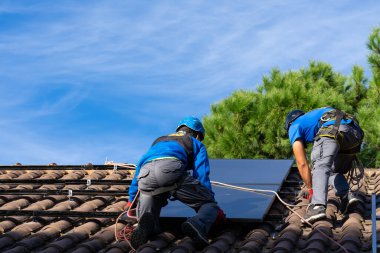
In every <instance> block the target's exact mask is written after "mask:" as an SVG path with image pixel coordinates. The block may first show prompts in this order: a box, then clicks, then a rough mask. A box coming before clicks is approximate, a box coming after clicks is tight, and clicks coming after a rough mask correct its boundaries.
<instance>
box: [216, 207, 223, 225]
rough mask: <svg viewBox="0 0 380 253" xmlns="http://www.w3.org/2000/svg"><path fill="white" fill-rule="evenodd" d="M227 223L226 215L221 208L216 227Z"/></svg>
mask: <svg viewBox="0 0 380 253" xmlns="http://www.w3.org/2000/svg"><path fill="white" fill-rule="evenodd" d="M225 222H226V214H225V213H224V212H223V210H222V209H220V208H219V210H218V215H217V216H216V220H215V222H214V224H215V225H217V226H219V225H222V224H223V223H225Z"/></svg>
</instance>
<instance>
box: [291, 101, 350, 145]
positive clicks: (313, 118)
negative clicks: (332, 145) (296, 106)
mask: <svg viewBox="0 0 380 253" xmlns="http://www.w3.org/2000/svg"><path fill="white" fill-rule="evenodd" d="M333 109H334V108H331V107H323V108H318V109H314V110H312V111H310V112H308V113H305V114H304V115H302V116H300V117H298V118H297V119H296V120H295V121H293V123H292V124H291V125H290V128H289V133H288V135H289V140H290V143H291V144H292V146H293V144H294V142H295V141H296V140H297V139H299V140H300V141H302V143H303V144H304V146H306V144H307V143H312V142H313V141H314V137H315V135H316V134H317V132H318V130H319V128H320V127H321V126H320V125H319V120H320V119H321V117H322V115H323V114H324V113H325V112H328V111H331V110H333ZM351 122H352V120H351V119H342V120H341V124H342V125H344V124H349V123H351ZM334 123H335V120H331V121H327V122H325V123H324V124H323V125H322V126H330V125H333V124H334Z"/></svg>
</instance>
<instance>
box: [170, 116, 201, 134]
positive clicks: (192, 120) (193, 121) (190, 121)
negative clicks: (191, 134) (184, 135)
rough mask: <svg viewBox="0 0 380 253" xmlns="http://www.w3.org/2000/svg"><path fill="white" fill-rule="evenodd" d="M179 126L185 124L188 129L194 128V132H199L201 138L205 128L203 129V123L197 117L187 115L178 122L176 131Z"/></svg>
mask: <svg viewBox="0 0 380 253" xmlns="http://www.w3.org/2000/svg"><path fill="white" fill-rule="evenodd" d="M181 126H187V127H188V128H190V129H192V130H194V131H196V132H200V133H201V134H202V139H203V138H204V136H205V129H204V127H203V125H202V122H201V121H200V120H199V119H198V118H196V117H193V116H188V117H185V118H183V119H182V120H181V121H180V122H179V123H178V126H177V129H176V131H178V129H179V128H180V127H181Z"/></svg>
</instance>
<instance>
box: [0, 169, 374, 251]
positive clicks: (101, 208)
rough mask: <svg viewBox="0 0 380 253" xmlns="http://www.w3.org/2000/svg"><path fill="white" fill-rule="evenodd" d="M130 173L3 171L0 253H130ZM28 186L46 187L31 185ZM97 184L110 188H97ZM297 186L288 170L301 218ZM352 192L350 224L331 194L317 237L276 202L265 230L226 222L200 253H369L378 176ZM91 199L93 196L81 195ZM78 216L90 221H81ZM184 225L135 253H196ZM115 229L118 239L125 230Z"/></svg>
mask: <svg viewBox="0 0 380 253" xmlns="http://www.w3.org/2000/svg"><path fill="white" fill-rule="evenodd" d="M133 173H134V168H133V166H127V168H123V169H120V167H119V168H115V167H114V166H105V165H103V166H101V165H99V166H96V165H94V166H92V165H89V166H80V165H79V166H3V167H0V190H1V192H2V194H0V213H1V215H4V216H0V251H1V252H8V253H10V252H45V253H59V252H76V253H90V252H107V253H111V252H112V253H119V252H129V251H130V250H131V248H130V247H129V245H128V243H127V242H126V241H115V220H116V219H115V218H116V216H115V214H116V213H120V212H122V211H123V210H124V207H125V205H126V203H127V200H128V199H127V198H128V195H127V190H128V183H129V182H130V180H131V179H132V175H133ZM21 180H24V181H21ZM25 180H26V181H25ZM30 180H33V181H34V182H37V181H36V180H43V181H40V182H39V183H38V184H36V183H34V184H32V183H30V182H31V181H30ZM89 180H90V181H89ZM98 180H107V181H104V182H107V183H106V184H101V185H98V184H97V183H99V182H100V181H98ZM110 180H111V181H110ZM78 182H79V183H78ZM114 182H120V183H121V184H120V185H119V184H117V183H114ZM300 182H301V180H300V177H299V174H298V172H297V169H296V168H291V171H290V173H289V174H288V176H287V178H286V180H285V181H284V183H283V184H282V187H281V189H280V191H279V194H280V196H281V197H282V198H283V199H284V200H285V201H286V202H287V203H293V204H296V205H298V207H295V208H294V210H295V211H296V212H297V213H299V214H300V215H303V214H304V213H305V211H306V208H307V207H306V206H301V205H304V204H307V202H306V200H304V199H303V198H302V197H300V196H298V193H299V191H300V188H301V187H300ZM77 183H78V184H77ZM6 190H8V194H6V192H7V191H6ZM10 190H13V191H12V194H10V192H11V191H10ZM69 190H72V191H71V192H70V191H69ZM353 190H358V194H359V198H360V199H361V201H362V202H361V203H360V205H359V206H358V208H357V209H356V210H355V211H353V212H351V213H349V214H348V215H346V216H343V215H341V214H340V213H339V212H338V211H337V210H338V209H339V206H340V200H339V198H338V197H336V196H335V194H334V192H333V191H332V190H331V189H330V190H329V194H328V206H327V219H325V220H322V221H318V222H316V223H315V224H314V227H316V228H317V229H312V228H311V227H309V226H308V225H305V224H303V223H302V222H301V220H300V218H299V217H298V216H297V215H296V214H295V213H293V212H291V211H290V210H288V209H287V208H286V207H285V206H284V205H282V204H281V203H280V202H279V201H278V200H275V201H274V203H273V204H272V206H271V208H270V210H269V212H268V214H267V215H266V217H265V219H264V222H260V223H250V222H235V221H227V223H226V224H224V225H223V226H222V227H213V228H212V231H211V233H210V245H209V246H207V247H206V248H204V249H202V252H215V253H220V252H247V253H254V252H276V253H280V252H292V253H297V252H324V253H325V252H344V251H343V250H342V249H341V248H340V246H339V245H338V244H336V243H333V242H332V241H330V239H329V238H332V239H333V240H334V241H335V242H337V243H339V244H340V245H341V246H343V247H344V248H345V249H346V250H347V252H365V253H366V252H371V235H372V231H371V226H372V223H371V193H373V192H374V193H377V192H379V191H380V171H379V170H376V169H366V171H365V176H364V179H363V180H362V183H361V184H360V185H359V186H353ZM17 191H19V193H17V194H16V192H17ZM43 191H45V192H46V193H45V194H44V193H43ZM112 192H119V194H118V196H116V195H117V194H113V195H112V194H111V193H112ZM124 192H125V196H124V195H123V194H124ZM87 193H88V194H90V193H91V194H90V195H81V194H87ZM107 194H108V195H109V196H107ZM236 208H237V209H238V208H239V207H236ZM18 210H20V211H21V212H23V213H22V216H20V215H15V213H16V211H17V212H20V211H18ZM377 210H378V211H377V213H378V212H379V213H380V209H377ZM33 211H34V212H33ZM46 211H50V215H49V217H47V216H43V212H45V214H46ZM7 212H8V213H7ZM69 212H72V215H71V216H70V214H69ZM79 212H81V213H82V212H85V214H86V215H78V214H79ZM96 212H98V215H95V214H96ZM74 214H75V215H74ZM101 214H104V216H101ZM107 214H113V216H107ZM378 215H379V214H378ZM227 217H228V214H227ZM181 221H182V220H181V219H162V221H161V225H162V230H163V232H162V233H161V234H159V235H157V236H156V237H154V238H152V239H151V241H150V242H148V243H147V244H145V245H142V246H141V247H140V248H139V249H138V250H137V251H138V252H176V253H182V252H183V253H186V252H195V248H194V244H193V242H192V240H191V239H190V238H187V237H184V236H183V235H182V234H181V232H180V229H179V228H180V224H181ZM116 226H117V230H118V231H120V230H122V229H123V228H124V227H125V222H124V221H120V222H119V223H117V225H116ZM378 229H379V227H378V228H377V230H378ZM319 231H322V232H323V234H322V233H321V232H319ZM324 235H328V237H329V238H327V237H325V236H324Z"/></svg>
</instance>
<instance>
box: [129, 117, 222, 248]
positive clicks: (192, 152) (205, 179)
mask: <svg viewBox="0 0 380 253" xmlns="http://www.w3.org/2000/svg"><path fill="white" fill-rule="evenodd" d="M204 135H205V130H204V128H203V125H202V123H201V122H200V120H199V119H198V118H195V117H185V118H184V119H182V120H181V121H180V122H179V124H178V127H177V129H176V133H174V134H170V135H167V136H162V137H159V138H158V139H156V140H155V141H154V142H153V144H152V146H151V148H150V149H149V150H148V152H147V153H146V154H145V155H143V156H142V158H141V159H140V160H139V162H138V164H137V166H136V172H135V176H134V178H133V180H132V183H131V186H130V188H129V198H130V202H132V201H133V199H134V198H135V196H136V194H137V191H138V190H139V191H140V194H139V196H138V204H137V217H138V226H137V228H136V229H134V231H133V232H132V234H131V244H132V246H133V247H134V248H135V249H137V248H138V247H139V246H141V245H142V244H144V243H146V242H147V241H148V238H149V237H150V236H152V235H154V234H157V233H158V232H159V231H160V229H159V224H158V219H159V216H160V212H161V208H162V207H163V206H165V205H167V203H168V202H167V199H168V198H170V200H173V199H176V200H179V201H181V202H183V203H184V204H186V205H188V206H189V207H191V208H193V209H194V210H195V211H196V212H197V214H196V215H195V216H194V217H191V218H189V219H188V220H187V221H185V222H184V223H183V224H182V230H183V232H184V234H185V235H187V236H189V237H191V238H192V239H193V240H194V243H195V245H196V247H199V248H201V247H204V246H206V245H207V244H208V239H207V236H208V232H209V230H210V228H211V225H212V224H213V223H214V222H215V221H216V219H217V217H221V216H223V217H224V213H223V211H222V210H221V209H220V208H219V206H218V205H217V203H216V201H215V199H214V192H213V191H212V188H211V183H210V178H209V174H210V166H209V160H208V156H207V151H206V148H205V146H204V145H203V144H202V142H201V141H202V140H203V138H204ZM130 202H129V203H130Z"/></svg>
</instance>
